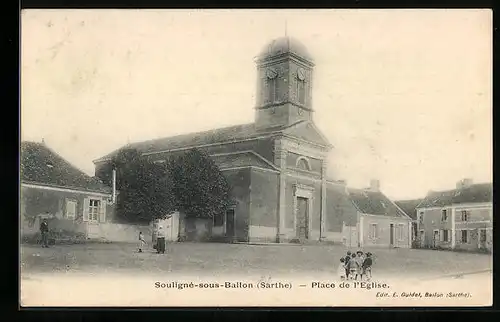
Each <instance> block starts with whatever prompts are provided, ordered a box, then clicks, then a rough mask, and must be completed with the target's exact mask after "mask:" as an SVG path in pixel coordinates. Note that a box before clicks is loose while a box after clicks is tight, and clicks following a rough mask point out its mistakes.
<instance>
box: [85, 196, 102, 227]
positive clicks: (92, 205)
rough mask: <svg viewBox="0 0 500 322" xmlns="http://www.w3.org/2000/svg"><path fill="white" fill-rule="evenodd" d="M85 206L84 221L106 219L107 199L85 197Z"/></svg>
mask: <svg viewBox="0 0 500 322" xmlns="http://www.w3.org/2000/svg"><path fill="white" fill-rule="evenodd" d="M83 206H84V208H83V221H90V222H105V221H106V200H103V199H98V198H85V200H84V204H83Z"/></svg>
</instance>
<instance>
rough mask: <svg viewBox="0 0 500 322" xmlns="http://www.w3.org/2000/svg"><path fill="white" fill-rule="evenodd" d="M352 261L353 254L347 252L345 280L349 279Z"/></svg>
mask: <svg viewBox="0 0 500 322" xmlns="http://www.w3.org/2000/svg"><path fill="white" fill-rule="evenodd" d="M350 260H351V252H350V251H347V256H346V257H345V258H344V266H345V278H346V279H349V273H350V270H349V261H350Z"/></svg>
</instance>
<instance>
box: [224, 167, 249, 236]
mask: <svg viewBox="0 0 500 322" xmlns="http://www.w3.org/2000/svg"><path fill="white" fill-rule="evenodd" d="M223 174H224V176H225V177H226V179H227V181H228V183H229V184H230V186H231V197H232V198H233V199H235V200H236V202H237V204H236V208H235V209H234V217H235V219H234V220H235V237H236V240H237V241H248V230H249V223H250V182H251V173H250V169H240V170H226V171H224V172H223Z"/></svg>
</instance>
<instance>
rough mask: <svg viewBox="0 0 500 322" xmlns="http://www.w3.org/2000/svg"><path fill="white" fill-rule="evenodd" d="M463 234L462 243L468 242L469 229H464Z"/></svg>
mask: <svg viewBox="0 0 500 322" xmlns="http://www.w3.org/2000/svg"><path fill="white" fill-rule="evenodd" d="M461 234H462V236H461V238H460V240H461V242H462V244H467V243H468V242H469V233H468V231H467V230H462V233H461Z"/></svg>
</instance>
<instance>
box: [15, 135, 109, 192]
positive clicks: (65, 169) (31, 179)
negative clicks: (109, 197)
mask: <svg viewBox="0 0 500 322" xmlns="http://www.w3.org/2000/svg"><path fill="white" fill-rule="evenodd" d="M20 167H21V168H20V178H21V182H23V183H30V184H37V185H44V186H57V187H64V188H69V189H77V190H85V191H92V192H102V193H110V191H111V189H110V188H109V187H107V186H106V185H104V184H103V183H101V182H100V181H99V180H98V179H97V178H95V177H90V176H88V175H87V174H85V173H84V172H83V171H81V170H79V169H77V168H76V167H75V166H73V165H72V164H71V163H69V162H68V161H66V160H65V159H64V158H62V157H61V156H60V155H58V154H57V153H56V152H54V151H52V150H51V149H50V148H49V147H47V146H46V145H45V144H44V143H37V142H26V141H25V142H21V165H20Z"/></svg>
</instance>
